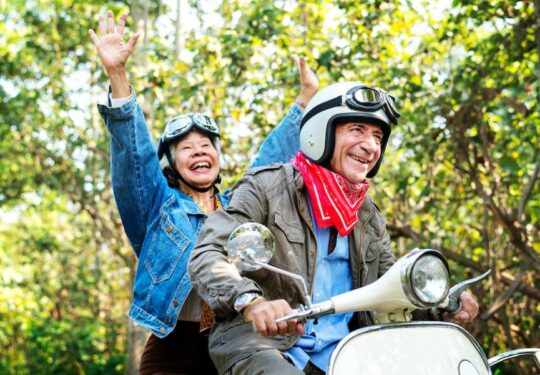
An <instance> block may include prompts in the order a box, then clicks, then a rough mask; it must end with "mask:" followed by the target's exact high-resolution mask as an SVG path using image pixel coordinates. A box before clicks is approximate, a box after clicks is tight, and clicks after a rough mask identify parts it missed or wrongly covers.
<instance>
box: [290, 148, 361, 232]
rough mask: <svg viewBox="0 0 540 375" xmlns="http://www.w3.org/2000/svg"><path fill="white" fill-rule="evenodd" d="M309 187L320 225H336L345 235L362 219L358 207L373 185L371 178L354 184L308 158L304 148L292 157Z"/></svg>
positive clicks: (321, 226)
mask: <svg viewBox="0 0 540 375" xmlns="http://www.w3.org/2000/svg"><path fill="white" fill-rule="evenodd" d="M291 163H292V165H293V166H294V167H295V168H296V169H297V170H298V171H299V172H300V174H301V175H302V177H303V178H304V183H305V185H306V187H307V191H308V193H309V197H310V198H311V204H312V206H313V213H314V215H315V220H316V221H317V225H318V226H319V227H320V228H328V227H331V226H332V225H333V226H334V227H336V229H337V231H338V233H339V234H340V235H341V236H342V237H344V236H348V235H349V233H351V232H352V230H353V228H354V226H355V224H356V223H357V222H358V210H359V209H360V206H362V203H364V199H365V198H366V193H367V190H368V188H369V183H368V182H367V181H365V182H362V183H359V184H351V183H350V182H349V181H347V180H346V179H345V178H344V177H343V176H341V175H339V174H337V173H334V172H332V171H329V170H328V169H326V168H323V167H321V166H320V165H318V164H315V163H312V162H311V161H310V160H308V159H307V158H306V157H305V156H304V154H302V152H301V151H299V152H298V153H297V154H296V157H295V158H293V159H292V160H291Z"/></svg>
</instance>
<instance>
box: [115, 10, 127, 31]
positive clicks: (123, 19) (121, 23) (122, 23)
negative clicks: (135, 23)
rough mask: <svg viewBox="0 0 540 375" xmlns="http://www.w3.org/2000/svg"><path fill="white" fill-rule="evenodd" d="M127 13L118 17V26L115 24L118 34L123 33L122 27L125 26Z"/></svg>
mask: <svg viewBox="0 0 540 375" xmlns="http://www.w3.org/2000/svg"><path fill="white" fill-rule="evenodd" d="M126 19H127V14H121V15H120V18H119V19H118V26H116V32H117V33H118V34H120V35H124V27H125V26H126Z"/></svg>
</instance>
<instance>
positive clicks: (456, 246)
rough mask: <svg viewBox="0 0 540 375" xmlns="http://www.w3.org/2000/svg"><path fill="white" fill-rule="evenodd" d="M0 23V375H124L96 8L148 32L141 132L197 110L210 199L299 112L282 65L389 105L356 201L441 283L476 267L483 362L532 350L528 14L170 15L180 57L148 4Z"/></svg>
mask: <svg viewBox="0 0 540 375" xmlns="http://www.w3.org/2000/svg"><path fill="white" fill-rule="evenodd" d="M170 3H172V2H167V4H170ZM445 6H447V7H448V9H446V8H444V7H445ZM0 8H1V10H2V12H0V175H2V179H0V209H1V210H2V217H1V219H0V270H1V271H2V272H0V275H1V276H0V347H2V348H7V349H6V350H4V351H3V352H2V356H1V357H0V373H23V374H24V373H121V372H123V371H125V369H126V364H125V359H126V351H127V340H128V339H127V327H126V326H127V324H126V319H127V318H126V311H127V308H128V304H129V291H130V289H131V287H130V283H131V278H132V276H133V266H134V263H135V257H134V256H133V255H132V253H131V250H130V248H129V244H128V243H127V241H126V238H125V235H124V234H123V232H122V227H121V223H120V221H119V219H118V216H117V213H116V208H115V204H114V200H113V199H112V195H111V187H110V181H109V169H108V168H109V165H108V163H109V160H108V144H109V139H108V135H107V132H106V130H105V129H104V126H103V124H102V122H101V120H100V118H99V115H98V114H97V111H96V108H95V103H96V102H97V101H98V99H102V98H103V97H104V96H105V93H106V84H107V83H106V77H105V76H104V74H103V72H102V71H101V69H100V68H99V66H98V59H97V56H96V54H95V52H94V51H93V47H92V45H91V43H90V40H89V38H88V37H87V31H88V29H89V28H94V29H96V28H97V14H98V13H100V12H104V11H105V9H107V8H109V9H111V10H113V11H114V12H115V14H116V15H118V14H119V13H120V12H126V11H129V12H130V14H131V16H132V18H131V20H130V22H129V24H128V32H130V33H131V32H133V31H134V30H138V31H145V32H146V34H145V35H144V36H143V37H142V38H141V41H140V42H139V46H138V49H137V51H136V54H135V56H133V57H132V58H131V60H130V63H129V64H130V65H129V70H130V79H131V83H132V85H133V86H134V88H135V90H136V92H137V94H138V98H139V101H140V102H141V104H142V106H143V109H144V111H145V114H146V116H147V120H148V125H149V127H150V129H151V131H152V132H153V134H154V135H155V136H156V137H157V136H158V134H159V132H160V130H161V129H162V127H163V125H164V124H165V123H166V122H167V120H168V119H170V118H172V117H174V116H175V115H177V114H178V113H180V112H184V111H209V112H211V113H212V115H213V116H214V117H215V118H216V119H217V120H218V122H219V124H220V126H221V127H222V129H223V132H222V134H223V144H224V145H223V152H224V155H225V156H224V161H225V164H224V168H223V175H224V180H225V183H224V185H227V186H228V185H230V184H231V183H232V182H234V181H236V180H237V179H238V178H240V176H241V175H242V172H243V171H244V170H245V168H246V166H247V165H248V163H249V161H250V157H251V156H253V155H254V153H255V152H256V149H257V147H258V145H259V144H260V143H261V142H262V140H263V139H264V137H265V136H266V135H267V134H268V133H269V132H270V131H271V129H272V126H273V125H274V124H276V123H277V122H278V121H279V119H280V118H281V117H282V116H283V115H284V114H285V112H286V110H287V109H288V108H289V106H290V105H291V103H292V102H293V100H294V98H295V96H296V95H297V93H298V89H299V82H298V75H297V72H296V67H295V64H294V61H293V60H292V55H293V54H301V55H304V56H305V57H306V58H307V60H308V63H309V64H310V66H311V67H313V68H314V70H315V71H316V73H317V76H318V77H319V80H320V82H321V85H322V86H324V85H326V84H328V83H330V82H334V81H337V80H359V81H364V82H367V83H371V84H374V85H378V86H381V87H384V88H386V89H388V90H389V91H391V92H392V93H393V94H395V95H396V96H397V97H398V98H399V107H400V111H401V113H402V116H401V118H400V125H399V126H398V127H396V128H395V129H394V130H393V134H392V138H391V144H390V145H389V147H388V148H387V152H386V155H385V160H384V162H383V166H382V168H381V171H380V173H379V175H378V176H377V177H376V178H375V179H374V180H373V182H372V184H371V185H372V192H373V194H374V196H375V200H376V201H377V203H378V205H379V206H380V207H381V208H382V209H383V211H384V214H385V217H386V219H387V221H388V224H389V228H390V230H391V234H392V236H393V239H394V240H395V241H394V243H395V244H396V251H397V252H398V253H403V252H404V251H406V250H410V249H411V248H413V247H427V246H432V247H436V248H441V249H443V251H444V252H445V253H446V255H447V256H448V257H449V258H450V259H451V261H452V264H451V265H452V273H453V276H454V278H455V280H462V279H464V278H466V277H470V276H472V275H473V274H477V273H478V272H479V271H480V270H485V269H487V268H492V269H493V270H494V276H493V277H492V278H491V279H490V281H489V282H488V283H486V284H485V286H484V287H480V288H477V289H476V290H475V293H476V294H477V296H478V298H479V299H480V301H481V304H482V307H483V309H482V311H483V312H486V315H484V316H483V317H482V319H478V320H477V321H476V322H475V323H474V324H473V326H472V331H473V332H474V333H475V335H476V336H477V337H478V338H479V341H480V342H481V343H482V345H483V347H484V349H485V350H486V352H488V353H489V355H494V354H496V353H498V352H500V351H503V350H506V349H509V348H516V347H523V346H539V345H540V336H539V334H540V333H539V332H540V331H539V330H538V327H539V325H540V310H539V307H538V306H539V304H538V295H539V294H540V292H539V288H540V278H539V276H538V275H539V273H538V271H539V269H540V264H539V257H540V245H539V244H540V238H539V233H540V191H539V189H540V187H539V184H538V181H537V179H538V168H539V167H538V166H539V163H540V157H539V154H538V152H539V151H538V150H539V149H540V148H539V145H540V142H539V138H538V137H539V136H538V134H539V133H540V111H539V110H538V109H539V98H540V82H539V72H540V68H539V56H538V50H539V48H540V47H539V45H540V40H538V31H537V29H536V28H537V27H538V26H537V25H538V15H537V14H538V10H537V13H536V15H535V9H534V3H533V2H532V1H515V0H496V1H476V2H469V1H460V0H454V1H453V3H452V4H451V5H444V4H443V3H442V2H441V3H438V2H435V3H433V2H427V1H424V2H385V1H378V0H370V1H363V2H358V1H350V0H339V1H314V0H303V1H298V2H289V1H272V2H271V1H265V0H257V1H251V2H246V1H238V0H231V1H224V2H222V3H216V2H205V1H192V2H191V4H190V7H189V9H188V8H187V7H185V8H183V9H184V10H183V11H184V12H191V13H189V15H188V17H187V18H186V19H188V20H190V21H193V23H195V24H197V25H198V26H196V27H193V28H190V27H188V25H187V24H185V25H182V35H183V43H181V46H180V50H175V33H174V21H175V18H176V16H175V13H174V12H173V10H172V9H169V8H168V7H167V5H166V4H165V3H161V2H143V1H133V2H122V1H120V2H113V3H106V2H103V1H98V0H93V1H86V2H76V1H67V0H55V1H37V2H32V3H28V2H23V1H11V2H10V3H9V5H7V2H2V1H0ZM520 275H521V276H522V277H523V279H522V282H521V283H520V284H519V286H518V287H517V288H516V289H515V290H513V291H512V293H510V298H509V299H508V300H506V301H504V302H505V303H503V304H502V307H501V308H500V309H498V310H497V311H491V310H490V308H491V307H492V306H493V305H494V303H495V302H496V301H497V299H498V297H499V296H501V295H502V294H503V293H504V292H505V291H507V290H508V288H509V287H510V285H511V279H513V278H517V277H520ZM509 280H510V281H509ZM518 366H522V368H523V366H526V365H523V364H518ZM498 371H499V370H498Z"/></svg>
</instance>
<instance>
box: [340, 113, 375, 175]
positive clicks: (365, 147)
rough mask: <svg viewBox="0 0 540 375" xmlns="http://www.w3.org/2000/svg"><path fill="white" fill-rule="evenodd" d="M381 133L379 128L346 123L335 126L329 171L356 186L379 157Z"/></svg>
mask: <svg viewBox="0 0 540 375" xmlns="http://www.w3.org/2000/svg"><path fill="white" fill-rule="evenodd" d="M383 135H384V134H383V131H382V129H381V128H380V127H379V126H375V125H370V124H363V123H354V122H348V123H345V124H340V125H337V126H336V136H335V146H334V154H333V155H332V160H330V169H331V170H332V171H333V172H335V173H338V174H340V175H342V176H343V177H345V178H346V179H347V180H348V181H349V182H351V183H354V184H358V183H360V182H363V181H365V179H366V175H367V174H368V173H369V171H370V170H371V169H372V168H373V167H374V166H375V164H377V160H379V158H380V156H381V142H382V139H383Z"/></svg>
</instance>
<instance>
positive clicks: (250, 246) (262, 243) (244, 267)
mask: <svg viewBox="0 0 540 375" xmlns="http://www.w3.org/2000/svg"><path fill="white" fill-rule="evenodd" d="M274 244H275V243H274V236H273V235H272V232H270V230H269V229H268V228H267V227H265V226H264V225H261V224H258V223H245V224H242V225H240V226H239V227H238V228H236V229H235V230H234V231H233V232H232V233H231V235H230V236H229V240H228V241H227V246H226V249H227V255H228V258H229V260H230V261H231V262H232V263H233V264H234V265H235V266H236V268H238V270H239V271H255V270H258V269H259V268H261V267H263V266H262V265H261V263H262V264H266V263H268V262H269V261H270V259H271V258H272V256H273V255H274V248H275V245H274Z"/></svg>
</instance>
